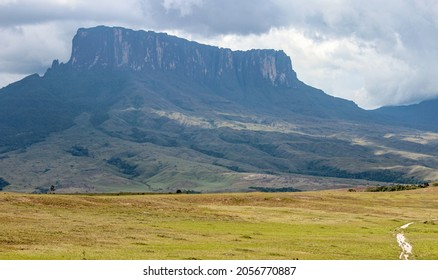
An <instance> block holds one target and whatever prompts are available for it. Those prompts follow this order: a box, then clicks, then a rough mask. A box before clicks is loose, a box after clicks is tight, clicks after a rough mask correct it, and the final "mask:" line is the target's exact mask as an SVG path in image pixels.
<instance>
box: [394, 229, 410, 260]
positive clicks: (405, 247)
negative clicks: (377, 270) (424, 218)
mask: <svg viewBox="0 0 438 280" xmlns="http://www.w3.org/2000/svg"><path fill="white" fill-rule="evenodd" d="M413 223H414V222H411V223H407V224H405V225H402V226H401V227H400V229H407V228H408V227H409V226H410V225H412V224H413ZM396 238H397V243H398V246H400V248H401V249H402V252H401V253H400V257H399V258H400V259H403V258H404V259H405V260H409V256H410V255H411V254H412V245H411V244H409V243H408V242H407V241H406V237H405V234H404V232H403V231H402V232H400V233H397V236H396Z"/></svg>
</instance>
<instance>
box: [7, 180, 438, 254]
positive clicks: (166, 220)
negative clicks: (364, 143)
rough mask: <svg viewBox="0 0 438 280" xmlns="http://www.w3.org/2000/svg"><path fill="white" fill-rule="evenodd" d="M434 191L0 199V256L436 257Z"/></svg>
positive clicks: (437, 196) (437, 213) (437, 226)
mask: <svg viewBox="0 0 438 280" xmlns="http://www.w3.org/2000/svg"><path fill="white" fill-rule="evenodd" d="M437 218H438V187H430V188H426V189H419V190H411V191H401V192H391V193H367V192H348V191H345V190H332V191H319V192H301V193H241V194H240V193H239V194H202V195H185V194H183V195H56V194H46V195H35V194H15V193H0V225H1V227H0V259H300V260H305V259H336V260H346V259H379V260H381V259H385V260H386V259H387V260H393V259H394V260H396V259H398V258H399V255H400V252H401V249H400V248H399V247H398V244H397V242H396V238H395V235H396V234H397V233H398V232H400V229H399V227H400V226H402V225H404V224H406V223H409V222H415V223H414V224H412V225H411V226H410V227H409V228H407V229H405V230H404V233H405V236H406V238H407V240H408V241H409V243H410V244H412V246H413V252H412V253H413V255H412V256H411V259H434V260H436V259H438V220H435V219H437Z"/></svg>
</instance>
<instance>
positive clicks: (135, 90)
mask: <svg viewBox="0 0 438 280" xmlns="http://www.w3.org/2000/svg"><path fill="white" fill-rule="evenodd" d="M381 116H382V114H380V113H377V112H369V111H365V110H362V109H361V108H359V107H358V106H357V105H356V104H354V103H353V102H351V101H347V100H343V99H340V98H335V97H332V96H329V95H327V94H325V93H324V92H323V91H321V90H319V89H315V88H313V87H311V86H308V85H306V84H304V83H303V82H301V81H299V80H298V78H297V74H296V73H295V71H294V70H293V68H292V63H291V59H290V58H289V57H288V56H287V55H286V54H285V53H284V52H283V51H276V50H249V51H232V50H230V49H224V48H218V47H214V46H207V45H203V44H199V43H196V42H191V41H188V40H185V39H181V38H177V37H174V36H169V35H167V34H163V33H155V32H151V31H148V32H146V31H134V30H129V29H125V28H121V27H105V26H99V27H94V28H81V29H79V30H78V32H77V34H76V35H75V36H74V38H73V45H72V54H71V58H70V60H69V61H68V62H65V63H63V62H59V61H58V60H55V61H54V62H53V64H52V66H51V68H49V69H48V70H47V72H46V73H45V74H44V76H42V77H40V76H39V75H36V74H34V75H30V76H28V77H26V78H25V79H23V80H21V81H18V82H16V83H13V84H11V85H9V86H7V87H5V88H3V89H1V90H0V129H1V131H2V133H1V135H0V170H1V172H2V173H1V174H0V178H1V179H2V181H1V182H2V188H3V189H5V190H18V191H20V190H21V191H44V190H47V186H51V185H53V186H55V187H56V189H57V190H58V191H61V192H71V191H127V190H129V191H132V190H135V191H174V190H175V189H190V190H196V191H224V190H227V191H234V190H249V189H248V188H249V187H251V186H252V187H263V188H264V187H268V188H269V187H279V188H282V189H294V188H295V187H302V188H321V186H322V185H324V187H330V186H335V185H336V186H338V187H339V186H341V187H342V186H351V184H358V182H359V183H361V184H362V183H363V182H365V181H363V182H362V181H355V180H374V181H386V182H393V181H394V182H395V181H397V182H417V181H422V180H429V179H432V178H435V177H437V178H438V175H437V173H436V171H435V170H436V169H435V168H436V167H437V166H438V162H437V161H436V150H434V149H431V147H432V146H433V145H434V141H435V140H434V139H435V138H434V136H433V137H432V138H431V137H430V136H428V138H427V139H428V140H427V141H426V140H425V141H423V144H421V145H420V146H418V145H419V144H417V143H413V142H412V141H411V142H409V141H405V140H404V139H406V138H409V137H410V135H412V134H418V133H420V134H419V135H422V134H421V133H423V132H416V131H412V130H411V129H410V128H403V124H401V126H398V127H396V126H389V125H390V124H392V123H393V122H386V120H385V118H384V117H381ZM391 132H392V133H393V135H403V136H397V137H393V136H391V137H389V136H388V135H390V134H391ZM391 135H392V134H391ZM431 139H432V140H431ZM328 177H332V178H331V179H329V178H328ZM321 178H323V179H321ZM335 178H342V179H341V181H338V179H335ZM321 180H322V181H321Z"/></svg>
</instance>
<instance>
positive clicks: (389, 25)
mask: <svg viewBox="0 0 438 280" xmlns="http://www.w3.org/2000/svg"><path fill="white" fill-rule="evenodd" d="M95 25H110V26H115V25H118V26H124V27H127V28H133V29H147V30H155V31H165V32H169V33H174V34H176V35H181V36H186V37H189V39H193V40H198V41H201V42H205V43H211V44H217V45H220V46H224V47H230V48H232V49H250V48H275V49H284V50H285V51H286V52H287V53H288V54H289V55H290V56H291V57H292V60H293V63H294V67H296V68H297V69H295V70H297V72H298V75H299V76H300V77H302V79H303V81H305V82H307V83H309V84H311V85H314V86H317V87H320V88H322V89H323V90H325V91H326V92H327V93H329V94H332V95H336V96H340V97H343V98H347V99H350V100H353V101H355V102H357V103H358V104H359V105H361V106H363V107H368V108H372V107H377V106H381V105H386V104H403V103H410V102H417V101H420V100H423V99H427V98H433V97H437V96H438V80H437V79H436V78H435V77H434V73H436V72H437V71H438V66H437V65H436V63H435V62H436V61H438V36H437V34H438V2H437V1H435V0H386V1H377V0H369V1H359V0H348V1H347V0H333V1H322V0H294V1H290V0H251V1H250V0H248V1H245V0H242V1H236V0H220V1H219V0H120V1H119V0H115V1H105V0H94V1H86V0H41V1H31V0H0V36H2V40H1V41H0V50H1V52H0V86H3V85H5V84H7V83H8V82H11V81H12V80H11V79H14V78H16V77H17V76H18V75H25V74H31V73H34V72H38V73H40V74H42V73H43V72H44V69H46V68H47V67H48V66H50V63H51V61H52V60H53V59H57V58H58V59H60V60H61V61H65V60H68V58H69V55H70V43H71V38H72V37H73V35H74V34H75V32H76V30H77V28H79V27H89V26H95Z"/></svg>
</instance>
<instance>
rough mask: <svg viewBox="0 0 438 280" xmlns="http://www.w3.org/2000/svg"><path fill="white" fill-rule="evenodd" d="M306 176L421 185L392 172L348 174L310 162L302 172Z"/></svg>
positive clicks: (316, 162) (318, 162) (399, 173)
mask: <svg viewBox="0 0 438 280" xmlns="http://www.w3.org/2000/svg"><path fill="white" fill-rule="evenodd" d="M303 173H305V174H308V175H314V176H326V177H336V178H350V179H362V180H368V181H377V182H390V183H399V184H420V183H423V182H422V181H419V180H417V179H415V178H413V177H409V178H407V177H405V176H404V175H405V174H404V173H402V172H398V171H393V170H387V169H382V170H369V171H362V172H349V171H346V170H342V169H339V168H337V167H334V166H328V165H325V164H324V163H323V162H322V161H312V162H309V163H308V164H307V170H306V171H305V172H303Z"/></svg>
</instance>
